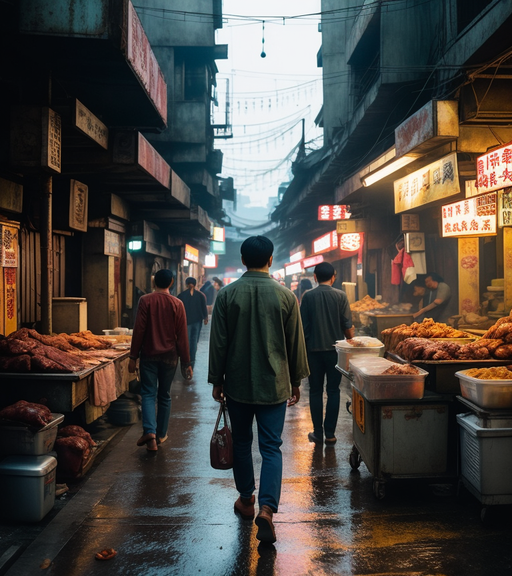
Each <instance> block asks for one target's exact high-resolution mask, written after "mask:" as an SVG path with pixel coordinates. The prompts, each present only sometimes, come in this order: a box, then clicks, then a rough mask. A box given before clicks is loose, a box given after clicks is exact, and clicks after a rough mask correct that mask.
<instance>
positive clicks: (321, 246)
mask: <svg viewBox="0 0 512 576" xmlns="http://www.w3.org/2000/svg"><path fill="white" fill-rule="evenodd" d="M337 247H338V234H337V232H336V230H333V231H332V232H329V234H324V235H323V236H320V238H317V239H316V240H313V254H319V253H320V252H329V251H330V250H334V249H335V248H337Z"/></svg>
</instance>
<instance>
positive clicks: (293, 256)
mask: <svg viewBox="0 0 512 576" xmlns="http://www.w3.org/2000/svg"><path fill="white" fill-rule="evenodd" d="M305 256H306V251H305V250H299V251H298V252H294V253H293V254H290V262H298V261H299V260H302V259H303V258H304V257H305Z"/></svg>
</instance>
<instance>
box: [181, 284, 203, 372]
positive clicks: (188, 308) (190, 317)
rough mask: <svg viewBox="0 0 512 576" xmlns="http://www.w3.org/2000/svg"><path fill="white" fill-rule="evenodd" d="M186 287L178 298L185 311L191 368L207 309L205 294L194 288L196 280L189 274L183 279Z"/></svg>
mask: <svg viewBox="0 0 512 576" xmlns="http://www.w3.org/2000/svg"><path fill="white" fill-rule="evenodd" d="M185 284H186V285H187V289H186V290H183V292H180V294H178V298H179V299H180V300H181V301H182V302H183V305H184V306H185V312H186V313H187V331H188V343H189V346H190V362H191V365H192V368H194V364H195V361H196V352H197V343H198V341H199V335H200V334H201V328H202V326H203V323H204V324H205V326H206V324H208V309H207V307H206V296H205V295H204V294H203V293H202V292H201V291H199V290H196V284H197V281H196V279H195V278H193V277H192V276H190V277H189V278H187V279H186V280H185Z"/></svg>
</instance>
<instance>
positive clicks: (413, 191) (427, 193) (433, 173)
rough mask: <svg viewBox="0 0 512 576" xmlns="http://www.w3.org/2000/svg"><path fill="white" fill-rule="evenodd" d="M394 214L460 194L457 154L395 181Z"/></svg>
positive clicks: (449, 155)
mask: <svg viewBox="0 0 512 576" xmlns="http://www.w3.org/2000/svg"><path fill="white" fill-rule="evenodd" d="M394 190H395V214H398V213H399V212H405V211H406V210H411V209H413V208H417V207H418V206H423V205H425V204H429V203H430V202H434V201H436V200H441V199H442V198H446V197H447V196H453V195H455V194H458V193H459V192H460V186H459V171H458V167H457V154H456V153H455V152H453V153H452V154H448V156H445V157H444V158H441V159H440V160H436V162H432V164H428V165H427V166H424V167H423V168H420V169H419V170H416V172H413V173H412V174H409V175H408V176H405V177H404V178H400V180H395V182H394Z"/></svg>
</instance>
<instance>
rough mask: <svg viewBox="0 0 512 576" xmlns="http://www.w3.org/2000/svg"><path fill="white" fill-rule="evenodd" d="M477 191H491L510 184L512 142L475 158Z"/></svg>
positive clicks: (511, 181)
mask: <svg viewBox="0 0 512 576" xmlns="http://www.w3.org/2000/svg"><path fill="white" fill-rule="evenodd" d="M476 186H477V188H478V192H492V191H494V190H500V189H501V188H507V187H508V186H512V142H510V143H508V144H505V146H502V147H501V148H496V149H495V150H492V152H488V153H487V154H484V155H483V156H479V157H478V158H477V159H476Z"/></svg>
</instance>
